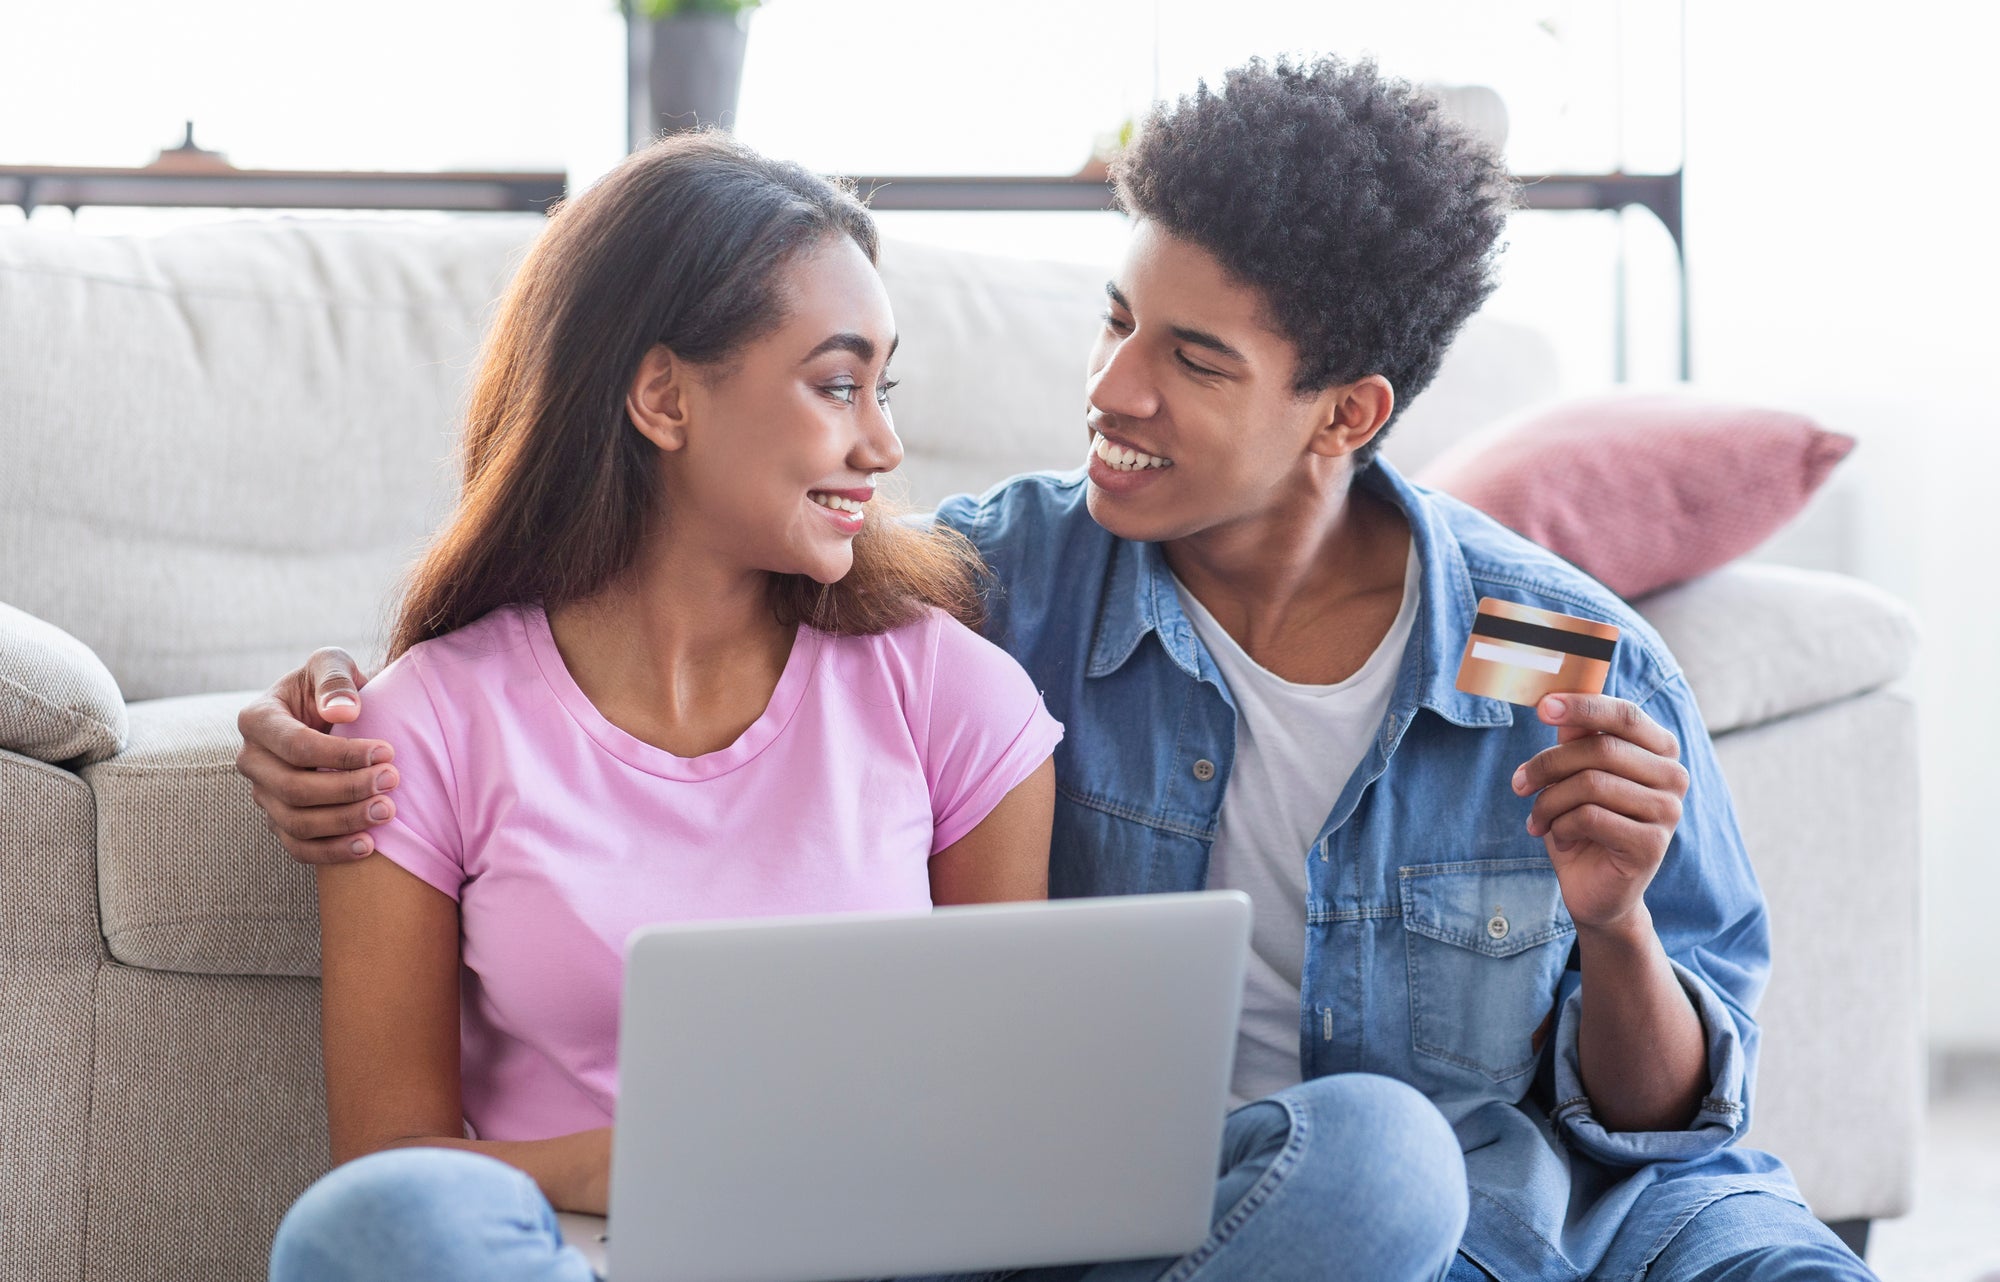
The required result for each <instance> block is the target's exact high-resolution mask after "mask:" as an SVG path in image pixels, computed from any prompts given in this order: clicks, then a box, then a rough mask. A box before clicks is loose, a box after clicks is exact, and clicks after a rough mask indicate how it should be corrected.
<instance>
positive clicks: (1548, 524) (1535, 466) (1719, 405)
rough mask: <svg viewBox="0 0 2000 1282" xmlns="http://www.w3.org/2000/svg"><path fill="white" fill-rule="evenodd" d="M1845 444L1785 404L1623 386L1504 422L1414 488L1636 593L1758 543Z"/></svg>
mask: <svg viewBox="0 0 2000 1282" xmlns="http://www.w3.org/2000/svg"><path fill="white" fill-rule="evenodd" d="M1853 448H1854V438H1853V437H1851V436H1845V435H1842V434H1841V433H1839V432H1829V431H1826V430H1825V429H1823V428H1821V427H1819V426H1817V425H1815V424H1814V423H1813V422H1812V421H1811V420H1810V419H1807V418H1805V417H1804V416H1803V415H1799V414H1791V413H1787V412H1785V411H1783V410H1775V409H1761V408H1758V407H1756V406H1750V405H1737V404H1733V403H1730V402H1726V401H1715V400H1707V399H1703V398H1699V397H1695V396H1692V395H1689V394H1687V393H1686V392H1683V391H1673V392H1646V393H1629V392H1628V393H1622V394H1618V395H1612V396H1598V397H1590V398H1587V399H1584V400H1577V401H1565V402H1563V403H1561V404H1559V405H1555V406H1552V407H1548V408H1545V409H1541V410H1537V411H1535V412H1534V413H1530V414H1524V415H1522V416H1520V417H1518V418H1515V419H1510V420H1508V421H1506V422H1503V423H1500V424H1498V425H1496V426H1494V427H1493V428H1491V429H1488V430H1485V431H1481V432H1479V433H1477V434H1475V435H1473V436H1471V437H1469V438H1467V439H1466V440H1465V441H1463V442H1462V443H1460V444H1459V445H1458V446H1457V447H1455V448H1454V449H1452V450H1450V451H1448V452H1447V453H1446V454H1445V455H1444V456H1443V457H1441V458H1439V459H1437V460H1436V461H1435V462H1433V463H1431V464H1430V466H1428V467H1427V468H1425V469H1424V470H1423V472H1421V473H1420V474H1418V476H1417V480H1419V481H1421V482H1422V483H1423V484H1425V485H1434V486H1436V487H1437V488H1438V489H1441V490H1443V491H1445V492H1446V493H1447V494H1451V495H1454V496H1456V497H1458V498H1460V499H1463V500H1465V501H1466V502H1467V503H1470V504H1471V505H1472V506H1474V507H1476V508H1478V509H1479V510H1480V511H1482V512H1484V513H1486V514H1487V515H1488V516H1490V517H1492V518H1493V519H1494V520H1496V521H1498V522H1500V523H1501V524H1502V525H1504V526H1506V527H1507V528H1508V529H1511V530H1516V531H1518V532H1520V533H1521V534H1524V535H1526V536H1527V537H1528V538H1530V539H1533V540H1534V541H1535V542H1537V543H1539V544H1541V545H1542V546H1543V547H1545V548H1548V549H1549V550H1550V551H1552V552H1554V553H1555V554H1556V555H1557V556H1560V557H1563V558H1565V559H1566V560H1568V561H1570V562H1572V563H1574V564H1575V565H1577V566H1580V567H1581V568H1582V569H1583V570H1585V571H1586V572H1587V573H1589V574H1591V575H1592V576H1594V577H1595V578H1596V579H1597V580H1598V581H1599V582H1601V583H1603V584H1604V585H1605V586H1607V587H1609V588H1610V589H1611V590H1612V591H1613V592H1616V593H1617V594H1618V595H1620V596H1622V597H1625V598H1627V599H1631V598H1635V597H1640V596H1644V595H1646V594H1647V593H1649V592H1656V591H1658V590H1660V589H1661V588H1664V587H1667V586H1668V585H1670V584H1674V583H1685V582H1687V581H1688V580H1689V579H1692V578H1695V577H1697V576H1699V575H1703V574H1707V573H1708V572H1709V571H1710V570H1714V569H1717V568H1719V567H1721V566H1724V565H1727V564H1728V563H1729V562H1731V561H1733V560H1735V559H1736V558H1737V557H1739V556H1742V555H1744V554H1745V553H1747V552H1749V551H1751V550H1752V549H1753V548H1755V547H1757V546H1758V545H1759V544H1761V543H1763V542H1764V540H1766V539H1768V538H1770V537H1771V535H1772V534H1774V533H1776V532H1777V531H1778V530H1779V529H1781V528H1783V527H1784V526H1785V525H1786V524H1787V523H1788V522H1789V521H1791V519H1792V518H1793V517H1795V516H1797V515H1798V514H1799V512H1800V511H1801V510H1802V509H1803V508H1804V507H1805V505H1806V502H1807V501H1808V500H1809V499H1811V498H1812V496H1813V493H1814V492H1815V491H1816V490H1818V489H1819V487H1820V485H1821V484H1822V483H1823V482H1824V481H1825V480H1826V478H1827V475H1828V473H1830V472H1831V471H1832V470H1833V468H1834V466H1835V465H1836V464H1838V463H1839V462H1840V461H1841V460H1842V459H1844V458H1846V457H1847V454H1848V452H1849V451H1850V450H1852V449H1853Z"/></svg>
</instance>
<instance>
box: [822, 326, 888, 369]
mask: <svg viewBox="0 0 2000 1282" xmlns="http://www.w3.org/2000/svg"><path fill="white" fill-rule="evenodd" d="M902 343H903V336H902V335H901V334H898V335H896V336H895V337H894V338H892V339H890V340H889V356H890V357H893V356H894V355H895V354H896V349H897V348H898V347H900V346H902ZM828 352H853V353H854V354H855V355H856V356H859V357H860V358H861V359H862V360H864V361H872V360H874V359H875V340H873V339H871V338H869V337H868V336H867V335H866V334H857V333H855V332H854V331H853V330H844V331H842V332H841V333H838V334H833V335H830V336H829V337H827V338H825V339H822V340H821V341H820V344H819V346H818V347H815V348H813V349H812V350H811V351H809V352H807V353H806V354H805V358H804V359H803V360H801V361H800V362H799V364H801V365H803V364H805V363H806V361H810V360H815V359H817V358H819V357H821V356H824V355H826V354H827V353H828ZM884 359H885V360H887V359H888V357H885V358H884Z"/></svg>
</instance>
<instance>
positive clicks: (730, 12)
mask: <svg viewBox="0 0 2000 1282" xmlns="http://www.w3.org/2000/svg"><path fill="white" fill-rule="evenodd" d="M762 3H763V0H620V7H621V8H622V9H623V10H624V12H625V31H626V43H625V48H626V76H627V78H626V92H627V96H628V98H629V99H630V102H631V127H630V130H629V134H628V137H627V139H626V141H627V142H628V144H629V145H630V146H631V147H632V148H634V149H635V150H636V149H637V148H639V147H643V146H645V145H646V144H647V143H648V142H650V141H651V140H652V139H653V138H655V137H657V136H658V135H659V134H661V133H662V132H671V131H674V130H679V129H696V128H699V127H701V126H702V125H722V126H725V127H726V126H727V125H729V124H730V123H731V122H732V121H733V120H734V118H735V115H736V95H737V92H738V90H739V89H740V88H741V87H742V84H743V47H744V43H745V41H746V39H747V37H748V34H749V25H750V13H751V11H752V10H754V9H756V8H757V6H758V5H760V4H762Z"/></svg>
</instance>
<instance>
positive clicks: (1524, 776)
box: [1458, 597, 1688, 928]
mask: <svg viewBox="0 0 2000 1282" xmlns="http://www.w3.org/2000/svg"><path fill="white" fill-rule="evenodd" d="M1617 640H1618V629H1617V628H1615V627H1612V626H1611V625H1610V624H1607V623H1599V622H1597V621H1595V620H1592V619H1580V618H1576V617H1574V616H1571V615H1566V614H1558V613H1556V612H1554V611H1551V610H1537V609H1534V608H1533V607H1530V606H1524V605H1517V604H1515V603H1513V602H1510V601H1499V600H1496V599H1494V598H1492V597H1487V598H1485V599H1483V600H1481V601H1480V603H1479V618H1478V621H1477V622H1476V623H1475V624H1474V627H1473V635H1472V637H1471V639H1470V640H1469V641H1468V642H1467V643H1466V651H1465V659H1464V661H1463V663H1462V664H1461V665H1460V667H1459V673H1458V688H1459V689H1461V690H1464V691H1466V692H1467V693H1469V694H1482V695H1487V696H1489V697H1492V698H1499V699H1506V700H1508V701H1509V702H1513V703H1519V704H1522V705H1524V706H1531V707H1533V708H1534V709H1535V710H1536V713H1537V714H1538V715H1539V716H1540V717H1541V719H1542V721H1543V723H1544V724H1546V725H1551V726H1554V727H1555V728H1556V744H1555V746H1554V747H1552V748H1548V749H1545V750H1544V751H1542V752H1539V753H1537V754H1535V755H1534V756H1533V757H1531V758H1529V759H1528V761H1526V762H1525V763H1523V764H1522V766H1521V767H1520V769H1518V770H1516V771H1515V772H1514V791H1515V792H1516V793H1517V794H1519V795H1520V796H1523V797H1528V796H1533V797H1535V804H1534V808H1533V809H1532V810H1531V811H1530V812H1529V814H1528V831H1529V833H1531V834H1532V835H1534V836H1537V837H1540V838H1542V841H1543V845H1544V846H1545V847H1546V848H1547V850H1548V854H1549V862H1550V863H1551V864H1552V865H1553V866H1554V867H1555V872H1556V878H1557V880H1558V881H1559V882H1560V883H1561V885H1562V895H1563V903H1564V905H1565V906H1566V907H1568V909H1569V915H1570V917H1571V919H1572V920H1574V921H1575V922H1576V924H1577V926H1578V927H1579V928H1606V927H1615V926H1617V925H1619V924H1621V923H1623V922H1625V921H1626V920H1627V919H1629V918H1631V917H1632V915H1633V913H1634V912H1635V910H1640V909H1642V907H1643V898H1644V895H1645V893H1646V887H1647V886H1648V885H1650V884H1651V882H1652V880H1653V874H1654V873H1655V872H1657V871H1658V870H1659V867H1660V862H1661V861H1662V860H1663V859H1664V858H1665V857H1666V853H1667V845H1668V843H1669V842H1670V841H1672V840H1673V835H1674V829H1675V827H1676V826H1677V825H1678V824H1679V823H1680V818H1681V799H1682V798H1684V797H1686V796H1687V789H1688V773H1687V770H1686V768H1684V767H1683V766H1682V765H1681V764H1680V744H1679V743H1678V742H1677V741H1676V740H1675V738H1674V736H1673V735H1672V734H1671V733H1669V732H1668V731H1667V730H1666V729H1664V728H1663V727H1662V726H1661V725H1660V724H1659V723H1658V722H1656V721H1654V720H1653V719H1652V718H1651V717H1649V716H1647V715H1646V713H1645V710H1644V709H1642V708H1640V707H1639V705H1638V704H1636V703H1633V702H1631V701H1630V700H1626V699H1616V698H1611V697H1609V696H1607V695H1605V694H1603V693H1601V692H1602V691H1603V689H1604V680H1605V677H1606V676H1607V675H1608V674H1609V673H1610V668H1611V662H1610V661H1611V654H1612V650H1613V647H1614V646H1615V645H1616V644H1617ZM1537 794H1539V795H1537Z"/></svg>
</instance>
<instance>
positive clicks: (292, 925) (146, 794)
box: [83, 692, 319, 975]
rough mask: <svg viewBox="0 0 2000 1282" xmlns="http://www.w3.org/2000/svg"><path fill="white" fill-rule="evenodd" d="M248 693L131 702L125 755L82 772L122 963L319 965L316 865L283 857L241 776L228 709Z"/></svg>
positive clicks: (298, 968)
mask: <svg viewBox="0 0 2000 1282" xmlns="http://www.w3.org/2000/svg"><path fill="white" fill-rule="evenodd" d="M252 697H253V696H252V695H251V694H250V693H248V692H241V693H234V694H218V695H191V696H188V697H185V698H179V699H155V700H151V701H149V702H145V703H136V704H133V705H132V709H131V711H132V734H131V740H130V742H129V743H128V744H127V746H126V749H125V751H124V752H122V753H120V754H119V755H118V756H116V757H114V758H112V759H111V760H109V761H105V762H100V763H98V764H96V765H93V766H88V767H86V768H85V769H84V772H83V774H84V778H85V780H86V781H88V782H89V784H90V786H91V789H92V791H94V792H95V793H96V795H97V887H98V890H97V894H98V909H99V912H100V914H101V916H102V920H103V928H104V938H105V942H106V943H107V945H108V946H109V947H110V949H111V955H112V956H113V957H115V958H117V959H118V960H119V961H121V962H124V963H125V964H126V965H128V966H144V967H147V968H148V969H151V970H170V971H191V972H195V973H199V974H209V975H317V974H318V973H319V904H318V898H317V895H316V894H315V891H314V885H313V874H312V870H311V869H309V868H306V867H304V866H302V865H300V864H298V863H295V862H294V861H293V860H292V857H291V856H290V855H288V854H286V853H285V851H284V848H283V847H282V846H280V845H279V844H278V839H277V838H276V837H274V836H272V835H271V833H270V831H269V830H268V829H267V828H266V827H265V826H264V817H263V814H262V813H261V812H260V811H259V810H258V809H257V808H256V806H255V805H254V804H252V802H251V800H250V785H249V783H248V782H247V781H246V780H245V779H244V778H243V777H242V776H241V775H239V774H237V773H236V752H237V749H238V748H239V747H240V746H241V744H242V740H241V739H240V738H239V737H238V736H237V733H236V713H237V710H238V709H240V708H241V707H242V706H243V705H244V704H246V703H248V702H249V701H250V699H251V698H252Z"/></svg>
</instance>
